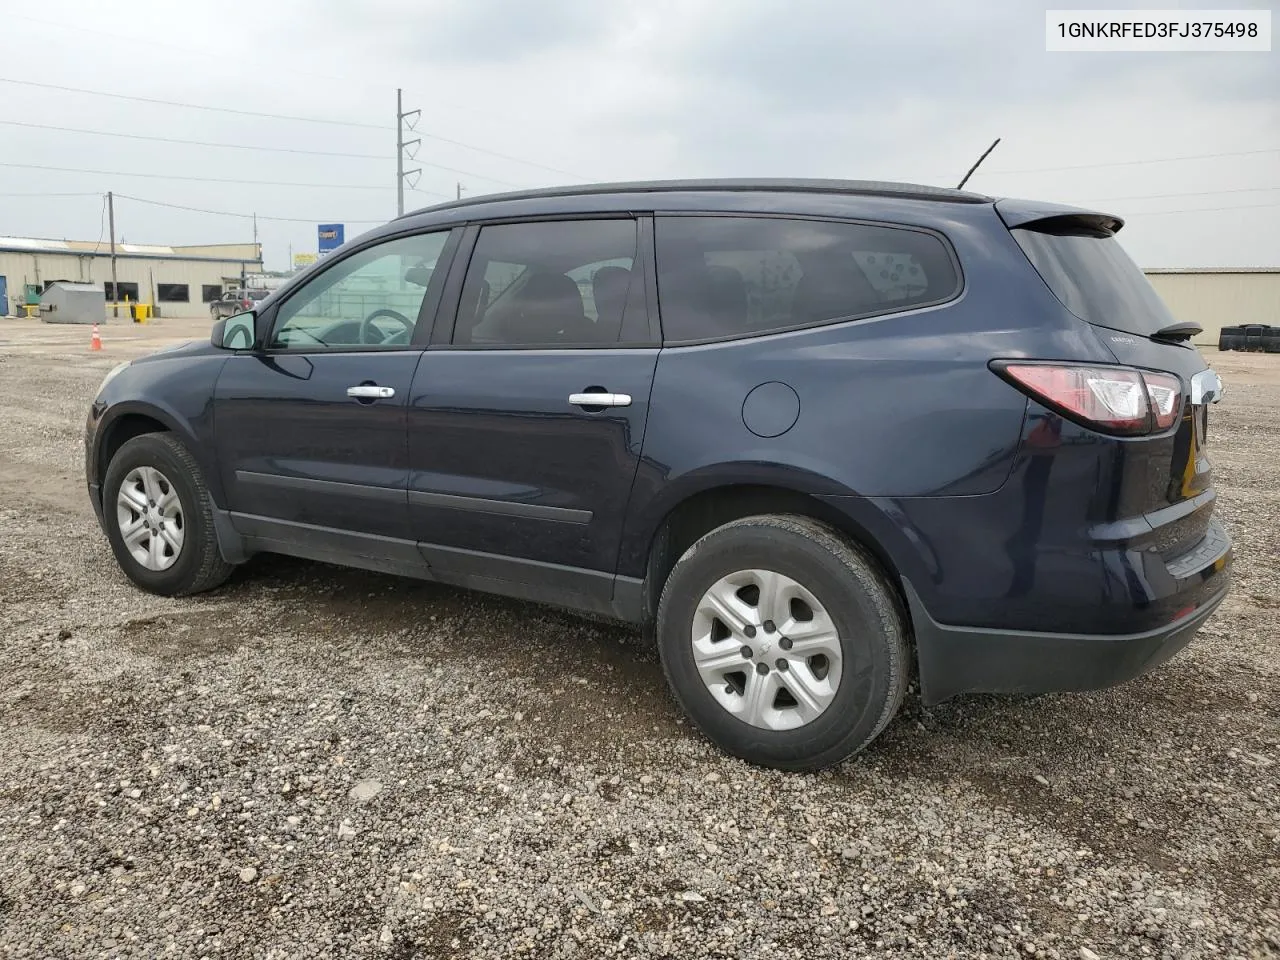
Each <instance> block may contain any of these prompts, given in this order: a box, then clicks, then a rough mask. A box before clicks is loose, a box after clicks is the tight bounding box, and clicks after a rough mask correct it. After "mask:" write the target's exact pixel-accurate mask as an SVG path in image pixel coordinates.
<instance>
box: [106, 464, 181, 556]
mask: <svg viewBox="0 0 1280 960" xmlns="http://www.w3.org/2000/svg"><path fill="white" fill-rule="evenodd" d="M116 523H117V524H119V526H120V539H121V540H123V541H124V546H125V548H126V549H127V550H128V551H129V555H130V556H132V557H133V559H134V560H136V561H137V562H138V563H139V564H141V565H142V566H143V567H145V568H146V569H148V570H154V571H157V572H159V571H161V570H168V569H169V568H170V567H171V566H173V565H174V564H175V563H176V562H177V560H178V556H179V555H180V554H181V553H182V541H183V537H184V535H185V531H184V527H183V513H182V500H181V499H180V498H179V497H178V491H177V490H175V489H174V487H173V484H172V483H170V482H169V478H168V477H166V476H165V475H164V474H163V473H161V472H160V471H159V470H157V469H156V468H155V467H134V468H133V469H132V470H130V471H129V472H128V474H126V475H125V478H124V482H123V483H121V484H120V492H119V493H118V494H117V495H116Z"/></svg>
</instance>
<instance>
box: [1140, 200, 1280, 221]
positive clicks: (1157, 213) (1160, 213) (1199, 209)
mask: <svg viewBox="0 0 1280 960" xmlns="http://www.w3.org/2000/svg"><path fill="white" fill-rule="evenodd" d="M1266 207H1280V203H1251V204H1249V205H1248V206H1247V207H1241V206H1235V207H1183V208H1181V209H1179V210H1151V211H1149V212H1144V213H1139V214H1135V215H1134V216H1135V217H1137V218H1146V217H1163V216H1164V215H1165V214H1166V213H1216V212H1218V211H1219V210H1259V209H1263V208H1266Z"/></svg>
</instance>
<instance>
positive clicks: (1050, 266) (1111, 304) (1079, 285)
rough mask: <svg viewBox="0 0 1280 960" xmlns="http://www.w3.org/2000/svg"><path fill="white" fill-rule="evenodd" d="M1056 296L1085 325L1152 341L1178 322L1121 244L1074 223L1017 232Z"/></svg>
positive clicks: (1035, 227)
mask: <svg viewBox="0 0 1280 960" xmlns="http://www.w3.org/2000/svg"><path fill="white" fill-rule="evenodd" d="M1013 236H1014V238H1015V239H1016V240H1017V241H1018V245H1019V246H1020V247H1022V251H1023V252H1024V253H1025V254H1026V255H1027V259H1028V260H1030V261H1031V265H1032V266H1034V267H1035V268H1036V270H1037V271H1038V272H1039V274H1040V276H1041V277H1043V278H1044V282H1045V283H1046V284H1048V286H1049V289H1050V290H1052V291H1053V293H1054V296H1056V297H1057V298H1058V299H1059V300H1061V301H1062V304H1063V306H1065V307H1066V308H1067V309H1068V310H1070V311H1071V312H1072V313H1074V314H1075V315H1076V316H1077V317H1079V318H1080V319H1081V320H1087V321H1088V322H1089V323H1094V324H1097V325H1098V326H1101V327H1110V328H1111V329H1113V330H1121V331H1123V332H1125V333H1134V334H1137V335H1139V336H1143V337H1145V336H1149V335H1151V334H1153V333H1155V332H1156V331H1157V330H1159V329H1160V328H1161V327H1164V326H1167V325H1168V324H1170V323H1173V322H1174V319H1173V316H1172V314H1170V313H1169V308H1168V307H1166V306H1165V305H1164V301H1163V300H1161V299H1160V296H1159V294H1157V293H1156V292H1155V290H1154V289H1153V288H1152V286H1151V284H1150V282H1148V280H1147V278H1146V276H1145V275H1144V274H1143V272H1142V271H1141V270H1139V269H1138V265H1137V264H1135V263H1134V262H1133V261H1132V260H1131V259H1129V255H1128V254H1127V253H1125V252H1124V248H1123V247H1121V246H1120V243H1119V241H1117V240H1116V239H1115V237H1112V236H1110V235H1108V234H1105V233H1099V232H1097V231H1095V230H1091V229H1089V228H1087V227H1084V226H1081V225H1076V224H1072V223H1070V222H1065V223H1064V222H1058V223H1053V222H1050V223H1047V224H1037V225H1035V226H1034V227H1031V228H1027V227H1022V228H1019V229H1016V230H1014V231H1013Z"/></svg>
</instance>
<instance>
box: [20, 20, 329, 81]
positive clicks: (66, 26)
mask: <svg viewBox="0 0 1280 960" xmlns="http://www.w3.org/2000/svg"><path fill="white" fill-rule="evenodd" d="M6 16H8V17H11V18H13V19H17V20H26V21H28V22H30V23H39V24H42V25H43V26H46V27H53V28H55V29H57V30H59V31H62V30H75V31H76V32H78V33H90V34H96V35H97V36H100V37H110V38H111V39H113V40H123V41H125V42H127V43H136V42H137V37H136V36H129V35H127V34H123V33H112V32H111V31H109V30H98V29H95V28H93V27H83V26H80V25H79V24H74V23H67V22H65V21H63V22H57V21H53V20H40V19H38V18H36V17H29V16H27V15H26V14H20V13H7V14H6ZM156 47H160V48H162V49H169V50H176V51H178V52H180V53H181V54H182V55H183V56H189V55H190V54H193V53H195V54H199V55H201V56H208V53H209V50H208V49H207V48H204V49H201V48H197V47H184V46H180V45H178V44H176V43H166V42H164V41H162V40H153V39H151V38H150V37H148V38H147V49H148V50H152V49H154V48H156ZM271 59H272V60H274V59H275V58H274V57H272V58H271ZM286 69H287V70H288V72H289V73H290V74H293V75H295V76H300V77H315V78H317V79H319V80H332V81H335V82H337V83H345V84H350V83H351V82H352V81H351V78H350V77H335V76H333V75H332V74H327V73H312V72H309V71H304V70H299V69H297V68H296V67H295V66H293V65H292V64H289V65H288V66H287V67H286Z"/></svg>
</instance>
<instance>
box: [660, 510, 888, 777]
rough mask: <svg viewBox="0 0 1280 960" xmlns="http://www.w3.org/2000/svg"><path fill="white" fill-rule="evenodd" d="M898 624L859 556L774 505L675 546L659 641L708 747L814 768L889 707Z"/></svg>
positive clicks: (870, 565)
mask: <svg viewBox="0 0 1280 960" xmlns="http://www.w3.org/2000/svg"><path fill="white" fill-rule="evenodd" d="M738 584H745V586H743V587H741V588H739V587H738ZM735 591H736V592H735ZM766 592H768V593H770V594H771V595H772V599H770V598H769V597H766V595H765V594H766ZM708 611H713V612H712V613H708ZM721 612H723V616H722V615H721ZM784 618H785V619H784ZM730 621H735V622H733V623H731V622H730ZM905 623H906V618H905V616H904V615H903V612H902V607H901V604H900V602H899V600H898V598H897V593H896V591H895V590H894V589H893V587H892V585H891V584H890V582H889V581H888V578H887V577H886V576H885V574H884V573H883V572H882V571H881V569H880V567H879V565H878V564H877V563H876V562H875V560H874V559H873V558H872V557H871V556H870V555H869V554H868V553H866V552H865V551H864V550H862V549H861V548H859V547H858V546H856V545H854V544H852V543H850V542H849V541H847V540H846V539H844V538H843V537H842V536H840V535H839V534H838V533H837V532H836V531H834V530H832V529H831V528H830V527H827V526H826V525H824V524H821V523H819V522H817V521H815V520H811V519H809V518H807V517H802V516H793V515H780V514H778V515H766V516H756V517H746V518H744V519H741V520H737V521H734V522H732V523H729V524H726V525H724V526H722V527H719V528H717V529H716V530H713V531H711V532H710V533H708V534H707V535H706V536H704V537H702V538H701V539H700V540H698V541H697V542H696V543H695V544H694V545H693V546H691V547H690V548H689V549H688V550H687V551H685V553H684V555H683V556H682V557H681V558H680V559H679V561H678V562H677V563H676V565H675V566H674V567H673V568H672V570H671V574H670V576H668V578H667V581H666V584H665V585H664V587H663V591H662V598H661V600H660V601H659V604H658V615H657V639H658V649H659V653H660V655H661V657H662V665H663V669H664V671H665V672H666V676H667V681H668V683H669V684H670V686H671V690H672V693H673V694H674V695H675V698H676V700H677V701H678V702H679V704H680V706H681V707H682V708H683V709H684V711H685V713H686V714H687V715H688V716H689V718H690V719H691V720H692V721H693V723H694V724H695V725H696V726H697V727H698V729H700V730H701V731H702V732H703V733H705V734H706V735H707V737H708V738H710V739H711V740H712V741H713V742H714V743H716V744H717V745H718V746H720V747H721V748H722V749H724V750H725V751H727V752H728V753H731V754H733V755H734V756H737V757H741V758H742V759H744V760H747V761H749V762H751V763H756V764H759V765H761V766H766V767H775V768H778V769H782V770H816V769H820V768H822V767H826V766H830V765H831V764H835V763H839V762H840V761H841V760H844V759H846V758H848V757H850V756H852V755H853V754H855V753H857V752H858V751H859V750H862V749H863V748H864V747H866V746H867V745H868V744H869V743H871V741H872V740H874V739H875V738H876V737H877V736H879V735H880V733H881V732H882V731H883V730H884V728H885V727H886V726H887V725H888V723H889V721H890V720H891V719H892V718H893V716H894V714H895V713H896V712H897V710H898V707H899V705H900V704H901V702H902V697H903V693H904V692H905V690H906V686H907V681H908V673H909V660H908V650H907V630H906V626H905ZM820 624H826V625H828V626H829V627H830V629H829V630H823V629H820V627H819V625H820ZM788 632H790V633H792V635H793V637H794V639H792V638H787V637H786V634H787V633H788ZM820 635H821V636H820ZM823 637H825V638H827V639H822V638H823ZM815 643H816V644H819V646H814V645H813V644H815ZM824 644H825V645H824ZM820 648H821V650H820ZM819 651H820V652H819ZM748 653H749V654H750V655H748ZM809 653H816V655H814V656H809V655H807V654H809ZM738 657H741V660H738V659H737V658H738ZM784 660H785V661H786V665H785V666H784V665H783V663H782V661H784ZM833 677H834V678H836V683H835V684H832V683H831V682H830V681H831V679H832V678H833ZM757 684H759V686H757ZM757 690H758V691H763V692H759V693H757V692H755V691H757ZM793 691H794V692H793ZM766 700H767V703H766V702H765V701H766Z"/></svg>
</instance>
